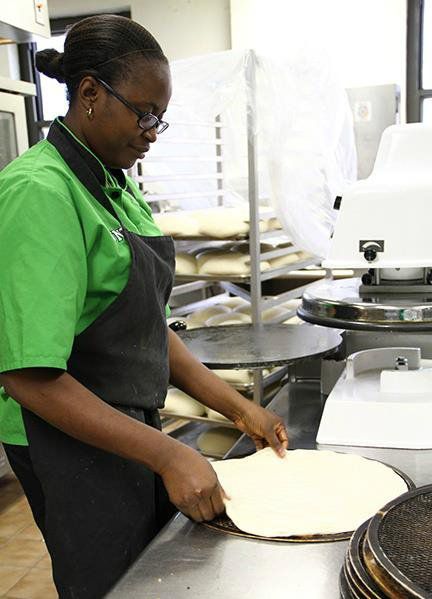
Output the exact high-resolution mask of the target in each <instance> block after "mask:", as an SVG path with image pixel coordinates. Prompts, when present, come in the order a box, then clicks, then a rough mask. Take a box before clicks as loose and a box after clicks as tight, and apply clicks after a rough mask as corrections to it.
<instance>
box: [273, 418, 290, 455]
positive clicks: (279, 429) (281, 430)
mask: <svg viewBox="0 0 432 599" xmlns="http://www.w3.org/2000/svg"><path fill="white" fill-rule="evenodd" d="M276 435H277V436H278V438H279V441H280V442H281V444H282V447H283V448H284V449H288V433H287V430H286V428H285V426H284V424H283V423H282V422H281V423H279V425H278V426H276Z"/></svg>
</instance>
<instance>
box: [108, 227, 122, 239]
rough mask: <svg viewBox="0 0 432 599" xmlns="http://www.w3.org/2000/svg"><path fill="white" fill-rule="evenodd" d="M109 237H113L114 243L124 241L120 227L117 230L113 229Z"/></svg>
mask: <svg viewBox="0 0 432 599" xmlns="http://www.w3.org/2000/svg"><path fill="white" fill-rule="evenodd" d="M111 235H112V236H113V237H114V239H115V240H116V241H123V239H124V235H123V229H122V228H121V227H119V228H118V229H113V230H112V231H111Z"/></svg>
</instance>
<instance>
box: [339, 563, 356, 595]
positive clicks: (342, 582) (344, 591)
mask: <svg viewBox="0 0 432 599" xmlns="http://www.w3.org/2000/svg"><path fill="white" fill-rule="evenodd" d="M339 593H340V596H341V599H356V598H355V597H354V596H353V595H352V594H351V591H350V589H349V586H348V582H347V579H346V577H345V571H344V569H343V568H342V569H341V571H340V574H339Z"/></svg>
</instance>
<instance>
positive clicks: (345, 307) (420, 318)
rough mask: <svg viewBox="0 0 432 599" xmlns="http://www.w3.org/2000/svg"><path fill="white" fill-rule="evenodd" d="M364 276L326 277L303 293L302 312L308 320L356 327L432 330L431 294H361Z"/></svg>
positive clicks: (365, 328)
mask: <svg viewBox="0 0 432 599" xmlns="http://www.w3.org/2000/svg"><path fill="white" fill-rule="evenodd" d="M359 285H360V279H343V280H340V281H326V282H324V283H320V284H316V285H312V286H311V287H310V288H309V289H308V290H307V291H305V293H304V294H303V299H302V305H301V307H300V308H299V309H298V314H299V316H300V317H301V318H303V319H304V320H306V321H307V322H311V323H314V324H321V325H325V326H330V327H338V328H344V329H355V330H366V331H374V330H390V331H399V330H401V331H407V332H411V331H420V332H421V331H430V330H432V289H431V292H430V295H426V294H419V295H417V294H414V293H413V294H407V295H405V296H403V295H395V294H393V295H388V296H386V295H382V294H376V295H373V294H368V295H364V296H363V295H362V296H360V294H359Z"/></svg>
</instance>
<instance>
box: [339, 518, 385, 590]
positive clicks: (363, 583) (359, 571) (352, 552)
mask: <svg viewBox="0 0 432 599" xmlns="http://www.w3.org/2000/svg"><path fill="white" fill-rule="evenodd" d="M369 523H370V519H369V520H367V521H366V522H364V523H363V524H362V525H361V526H359V527H358V528H357V530H356V531H355V532H354V534H353V536H352V537H351V540H350V542H349V545H348V551H347V555H346V559H345V575H346V576H347V577H348V578H349V579H350V580H351V582H352V583H353V585H355V586H356V588H357V590H358V592H359V594H360V596H361V597H367V598H368V599H386V595H384V593H383V592H382V591H381V589H380V588H379V587H378V586H377V584H376V583H375V581H374V580H373V578H372V577H371V576H370V574H369V573H368V571H367V570H366V566H365V564H364V562H363V556H362V553H361V547H362V544H363V539H364V536H365V534H366V530H367V527H368V525H369Z"/></svg>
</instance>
